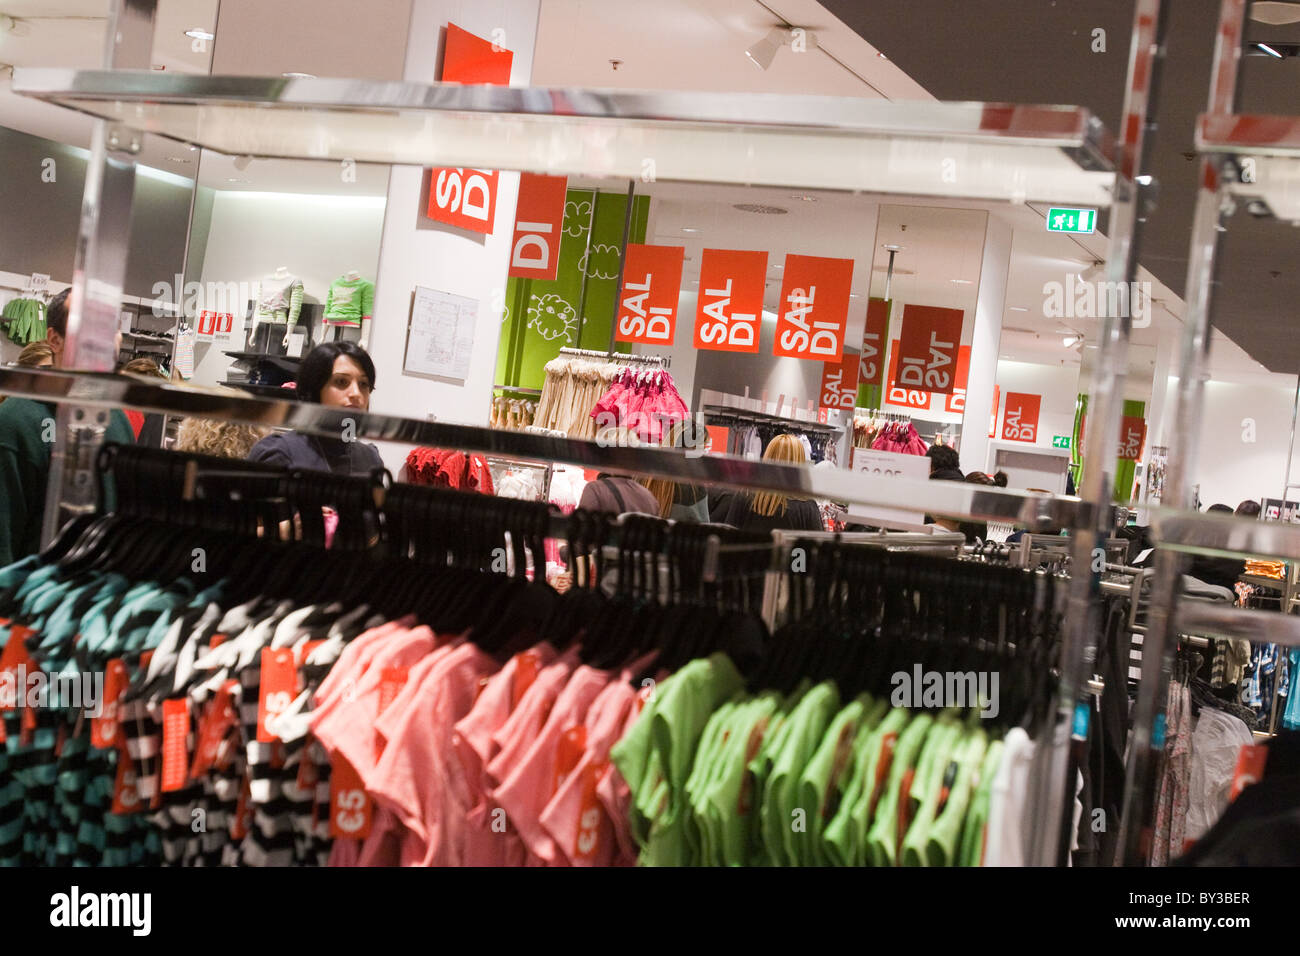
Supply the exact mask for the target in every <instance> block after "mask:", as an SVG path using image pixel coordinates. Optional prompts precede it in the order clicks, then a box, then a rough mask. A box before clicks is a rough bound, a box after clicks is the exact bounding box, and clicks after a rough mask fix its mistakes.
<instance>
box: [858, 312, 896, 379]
mask: <svg viewBox="0 0 1300 956" xmlns="http://www.w3.org/2000/svg"><path fill="white" fill-rule="evenodd" d="M891 304H892V303H891V302H890V301H889V300H888V299H869V300H868V301H867V324H866V327H865V328H864V329H863V332H862V354H861V356H860V357H859V359H858V367H859V370H858V383H859V384H861V385H883V384H884V375H885V342H887V341H888V340H889V307H890V305H891Z"/></svg>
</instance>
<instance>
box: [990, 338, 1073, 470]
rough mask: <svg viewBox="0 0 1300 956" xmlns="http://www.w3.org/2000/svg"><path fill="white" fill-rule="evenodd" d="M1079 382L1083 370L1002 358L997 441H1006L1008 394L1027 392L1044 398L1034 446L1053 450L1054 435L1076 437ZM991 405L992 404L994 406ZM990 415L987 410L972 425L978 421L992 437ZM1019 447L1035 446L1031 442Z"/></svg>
mask: <svg viewBox="0 0 1300 956" xmlns="http://www.w3.org/2000/svg"><path fill="white" fill-rule="evenodd" d="M1078 383H1079V369H1078V367H1077V366H1074V365H1060V366H1057V365H1033V364H1030V363H1028V362H1009V361H1007V360H1005V359H1000V360H999V361H998V377H997V385H998V388H999V389H1000V390H1001V391H1000V392H999V393H998V422H997V431H996V433H995V434H994V436H993V441H995V442H996V441H1001V440H1002V413H1003V411H1004V410H1005V409H1006V400H1007V393H1008V392H1024V393H1027V394H1029V395H1041V396H1042V397H1043V400H1042V404H1041V405H1040V406H1039V411H1038V440H1037V441H1035V442H1034V443H1033V444H1034V445H1037V446H1040V447H1043V448H1051V447H1052V438H1053V436H1055V435H1073V434H1074V402H1075V399H1076V398H1077V397H1078ZM991 404H992V403H991V402H990V406H991ZM972 411H974V409H972ZM987 415H988V409H987V408H986V409H984V410H982V411H981V413H980V414H979V415H978V416H977V418H975V419H972V425H974V424H976V422H978V424H979V425H980V427H982V428H983V429H984V432H983V434H985V435H987V434H988V425H987V422H988V419H987V417H986V416H987ZM1015 444H1017V445H1024V446H1025V447H1026V448H1028V447H1031V446H1030V443H1029V442H1016V443H1015Z"/></svg>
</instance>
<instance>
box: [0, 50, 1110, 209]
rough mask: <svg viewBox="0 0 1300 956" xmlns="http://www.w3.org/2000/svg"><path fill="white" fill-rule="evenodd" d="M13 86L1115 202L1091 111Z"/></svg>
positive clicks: (587, 150)
mask: <svg viewBox="0 0 1300 956" xmlns="http://www.w3.org/2000/svg"><path fill="white" fill-rule="evenodd" d="M12 85H13V90H14V91H15V92H17V93H21V94H23V95H25V96H29V97H32V98H35V99H39V100H43V101H46V102H49V103H54V104H56V105H59V106H63V107H66V108H69V109H74V110H78V111H80V112H83V113H87V114H89V115H91V116H94V117H98V118H101V119H105V120H108V121H110V122H113V123H116V124H119V125H121V126H124V127H126V128H128V129H133V130H137V131H140V132H144V133H152V134H157V135H159V136H164V137H168V138H170V139H173V140H176V141H179V142H182V143H188V144H191V145H195V146H201V147H204V148H208V149H214V150H217V151H219V152H222V153H226V154H228V155H236V156H238V155H248V156H255V157H279V158H296V159H317V160H335V161H342V160H353V161H355V162H373V163H396V164H404V165H421V166H449V167H477V168H485V169H514V170H527V171H530V172H537V173H552V174H562V175H573V174H586V175H593V176H609V177H618V178H623V179H628V178H631V179H640V180H642V181H650V179H651V178H653V179H660V180H676V181H687V182H713V183H743V184H746V185H756V186H796V187H805V188H817V189H840V190H857V191H869V192H888V193H897V194H909V195H919V196H946V197H952V198H957V197H961V198H968V199H998V200H1007V201H1021V202H1023V201H1034V202H1037V201H1051V202H1069V203H1074V204H1081V205H1088V206H1098V207H1105V206H1109V205H1110V202H1111V196H1110V189H1111V186H1112V185H1113V182H1114V172H1113V171H1114V156H1115V145H1114V139H1113V137H1112V135H1111V134H1110V133H1109V132H1108V131H1107V130H1106V129H1105V127H1104V126H1103V125H1102V123H1101V122H1100V121H1099V120H1098V119H1097V118H1096V117H1094V116H1093V115H1092V114H1091V113H1090V112H1089V111H1088V110H1086V109H1082V108H1079V107H1072V106H1020V105H1013V104H1002V103H937V102H932V101H912V102H890V101H887V100H881V99H859V98H849V97H829V96H785V95H774V94H719V93H673V92H628V91H609V90H555V89H539V88H531V87H528V88H516V87H500V86H461V85H457V84H437V83H435V84H427V85H425V84H415V83H385V82H374V81H363V80H343V79H319V78H310V79H299V78H281V77H276V78H266V77H231V76H195V75H183V74H175V73H158V72H154V71H129V70H111V71H77V70H67V69H30V68H26V69H18V70H16V71H15V72H14V77H13V84H12Z"/></svg>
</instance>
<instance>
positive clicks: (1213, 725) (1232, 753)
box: [1183, 707, 1255, 843]
mask: <svg viewBox="0 0 1300 956" xmlns="http://www.w3.org/2000/svg"><path fill="white" fill-rule="evenodd" d="M1254 742H1255V737H1254V735H1253V734H1252V733H1251V732H1250V728H1248V727H1247V726H1246V725H1245V724H1243V723H1242V722H1241V721H1240V720H1238V719H1237V718H1236V717H1233V716H1232V715H1231V714H1226V713H1224V712H1223V711H1221V710H1216V709H1214V708H1213V707H1203V708H1201V716H1200V717H1199V718H1198V719H1197V721H1196V730H1195V731H1193V733H1192V772H1191V783H1190V799H1189V802H1188V806H1187V830H1186V832H1185V833H1184V834H1183V836H1184V839H1185V840H1186V841H1188V842H1189V843H1191V842H1195V841H1196V840H1199V839H1200V838H1201V837H1203V836H1204V835H1205V834H1206V833H1207V832H1209V829H1210V827H1212V826H1214V824H1215V823H1216V822H1217V821H1218V819H1219V817H1221V816H1222V815H1223V811H1224V810H1226V809H1227V808H1228V791H1229V789H1230V788H1231V786H1232V775H1233V771H1234V770H1235V769H1236V766H1237V757H1238V755H1239V754H1240V753H1241V748H1242V747H1244V746H1246V745H1247V744H1253V743H1254Z"/></svg>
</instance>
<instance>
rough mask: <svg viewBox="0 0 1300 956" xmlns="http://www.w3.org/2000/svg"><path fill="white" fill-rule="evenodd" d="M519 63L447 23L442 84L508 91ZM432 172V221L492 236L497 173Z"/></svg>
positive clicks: (441, 170)
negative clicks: (484, 85) (512, 69)
mask: <svg viewBox="0 0 1300 956" xmlns="http://www.w3.org/2000/svg"><path fill="white" fill-rule="evenodd" d="M514 57H515V55H514V54H513V53H512V52H511V51H509V50H507V49H505V48H503V47H499V46H497V45H496V44H494V43H492V42H490V41H488V40H484V39H483V38H482V37H476V36H475V35H474V34H472V33H470V32H468V31H466V30H462V29H461V28H460V27H458V26H456V24H454V23H448V24H447V44H446V47H445V49H444V51H443V58H442V81H443V82H444V83H477V84H494V85H497V86H505V85H507V84H509V82H510V67H511V65H512V64H513V63H514ZM430 172H431V175H430V178H429V208H428V216H429V218H430V219H434V220H436V221H438V222H444V223H446V224H447V225H449V226H456V227H458V228H460V229H468V230H469V231H471V232H478V233H484V234H486V233H490V232H491V231H492V222H493V219H494V218H495V215H496V204H497V171H496V170H495V169H448V168H445V167H435V168H434V169H432V170H431V171H430Z"/></svg>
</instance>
